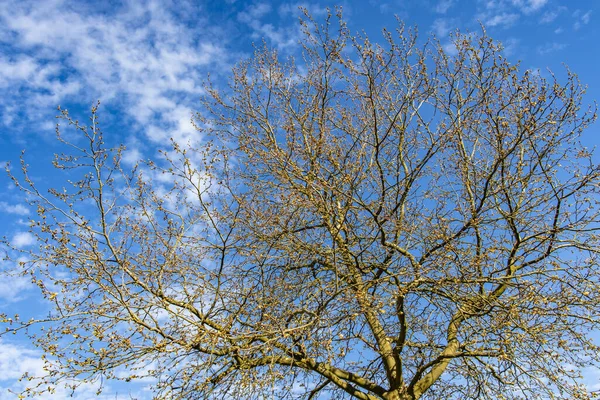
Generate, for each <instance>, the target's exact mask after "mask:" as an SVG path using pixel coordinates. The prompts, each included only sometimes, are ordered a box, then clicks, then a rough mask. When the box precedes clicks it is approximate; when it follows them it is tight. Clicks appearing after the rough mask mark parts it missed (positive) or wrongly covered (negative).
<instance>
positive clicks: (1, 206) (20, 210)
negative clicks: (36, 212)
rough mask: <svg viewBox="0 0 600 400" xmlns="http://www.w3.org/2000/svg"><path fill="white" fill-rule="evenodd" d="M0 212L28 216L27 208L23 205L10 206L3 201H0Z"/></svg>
mask: <svg viewBox="0 0 600 400" xmlns="http://www.w3.org/2000/svg"><path fill="white" fill-rule="evenodd" d="M0 210H2V212H5V213H7V214H17V215H29V208H27V207H26V206H24V205H23V204H15V205H11V204H8V203H6V202H4V201H0Z"/></svg>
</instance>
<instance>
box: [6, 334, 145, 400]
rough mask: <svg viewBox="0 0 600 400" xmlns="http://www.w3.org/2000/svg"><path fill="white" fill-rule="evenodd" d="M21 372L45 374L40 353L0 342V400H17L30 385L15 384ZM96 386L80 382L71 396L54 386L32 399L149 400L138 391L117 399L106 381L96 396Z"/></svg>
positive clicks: (22, 382) (35, 374)
mask: <svg viewBox="0 0 600 400" xmlns="http://www.w3.org/2000/svg"><path fill="white" fill-rule="evenodd" d="M25 373H27V374H28V375H29V376H44V375H46V374H47V372H46V371H45V370H44V361H43V359H42V352H41V351H40V350H38V349H31V348H29V347H25V346H24V345H21V344H19V343H8V342H6V341H0V398H2V399H9V398H10V399H14V398H16V397H17V396H16V395H15V393H20V392H22V391H23V390H25V388H26V387H27V386H28V384H31V382H29V381H28V380H27V379H24V380H23V381H20V382H19V381H18V379H19V378H21V377H22V376H23V374H25ZM100 385H101V383H100V382H93V383H83V384H82V385H81V386H80V387H79V388H78V389H77V391H76V392H75V394H72V392H71V389H69V388H65V387H64V386H58V387H57V388H56V390H55V391H54V392H52V393H49V392H48V393H44V394H42V395H40V396H36V399H38V400H56V399H69V398H77V399H81V400H92V399H93V400H115V399H120V398H122V397H123V398H127V399H130V398H139V399H146V398H150V397H151V394H150V393H146V394H143V392H140V391H137V392H135V393H131V395H132V396H131V397H130V396H129V394H125V393H123V392H126V390H123V391H121V395H122V396H120V395H119V396H118V395H117V393H118V392H117V390H116V388H114V387H111V386H110V385H107V382H104V386H105V387H104V390H103V393H102V394H100V395H98V394H97V392H98V389H99V388H100Z"/></svg>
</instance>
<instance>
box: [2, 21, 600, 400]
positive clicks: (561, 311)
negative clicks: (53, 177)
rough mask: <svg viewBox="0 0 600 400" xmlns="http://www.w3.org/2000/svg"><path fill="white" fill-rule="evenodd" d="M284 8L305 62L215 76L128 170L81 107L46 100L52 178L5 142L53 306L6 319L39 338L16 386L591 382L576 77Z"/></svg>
mask: <svg viewBox="0 0 600 400" xmlns="http://www.w3.org/2000/svg"><path fill="white" fill-rule="evenodd" d="M303 27H304V36H303V39H302V46H303V53H302V54H303V58H302V59H301V60H300V61H295V60H294V59H292V58H288V59H282V57H281V56H280V55H278V53H277V52H276V51H274V50H271V49H268V48H260V49H258V50H257V51H256V53H255V54H254V56H253V57H252V58H251V59H249V60H246V61H243V62H241V63H239V64H238V65H237V66H236V67H235V68H234V70H233V73H232V78H231V82H230V86H229V88H228V89H218V88H216V85H215V87H213V86H211V85H208V87H207V91H208V94H209V95H208V96H207V97H206V98H205V99H204V100H203V103H202V106H201V108H200V111H199V113H198V114H197V115H196V116H195V118H194V124H195V126H196V128H197V129H198V132H199V133H198V134H199V135H201V138H202V140H201V143H200V144H199V145H188V144H186V143H173V146H172V148H171V149H170V150H168V151H166V152H164V156H165V157H164V159H162V160H153V161H147V162H144V163H140V164H139V165H138V166H137V167H136V168H134V169H133V170H129V169H127V168H125V167H124V166H123V165H122V163H121V151H122V150H123V148H122V147H118V148H110V147H107V146H106V145H105V143H104V139H103V136H102V133H101V130H100V126H99V123H98V110H97V107H94V108H93V110H92V117H91V123H90V124H81V123H79V122H77V121H75V120H74V119H73V118H71V117H70V116H69V114H68V112H67V111H62V112H61V116H60V118H61V119H62V121H63V122H66V123H67V124H68V125H69V126H72V127H74V128H75V130H76V131H78V132H79V133H80V134H81V138H76V139H73V140H70V141H67V140H66V139H64V138H63V136H61V135H60V134H59V139H60V140H62V141H63V142H64V143H65V145H66V146H67V147H68V149H69V150H68V151H67V152H66V153H65V154H63V155H59V156H57V158H56V161H55V163H54V166H55V167H56V168H57V169H58V170H59V171H60V172H62V173H64V174H65V177H66V178H68V179H71V180H70V181H69V182H70V183H69V185H68V186H67V187H65V188H56V189H51V190H49V191H48V193H46V192H45V191H42V190H41V189H38V185H36V183H35V182H34V181H33V179H31V178H30V177H29V172H28V169H27V165H26V163H25V162H23V164H22V167H23V174H24V175H23V176H22V177H21V176H18V177H14V181H15V183H16V184H17V185H18V186H19V187H20V188H21V189H22V190H23V191H25V192H26V193H27V195H28V198H29V199H30V202H31V204H33V205H34V206H35V207H36V209H37V217H35V218H33V219H32V221H31V230H32V232H33V233H34V234H35V235H36V237H37V238H38V243H39V246H38V247H36V248H35V249H33V250H31V251H27V253H28V254H27V256H28V261H27V262H25V264H24V265H23V267H24V268H25V271H26V273H28V274H31V276H32V278H33V280H34V281H35V282H36V283H37V284H38V285H39V287H40V289H41V290H42V293H43V294H44V296H45V297H46V298H47V299H48V301H49V302H50V303H52V304H53V312H52V313H51V314H50V315H49V316H48V317H47V318H42V319H39V320H30V321H23V322H19V321H16V320H12V319H10V318H9V316H7V315H4V317H3V318H4V319H5V322H8V321H11V324H10V325H7V327H8V328H7V329H8V332H10V331H26V332H27V333H28V334H29V335H30V336H31V339H32V340H33V341H34V343H35V344H36V345H38V346H39V347H41V348H42V349H43V350H44V352H45V354H46V359H45V361H46V364H47V365H46V368H47V371H48V375H47V376H45V377H39V379H38V380H33V381H32V382H33V383H34V384H33V385H32V386H31V387H30V388H29V389H28V391H27V392H26V393H25V394H29V395H33V394H35V393H37V392H39V391H43V390H47V389H48V385H50V386H52V385H54V384H59V383H60V382H63V381H67V382H70V384H71V383H72V382H75V383H72V384H73V385H74V386H76V385H77V382H83V381H86V380H94V379H100V378H102V379H122V380H127V381H129V380H136V379H140V378H142V377H145V376H149V377H151V378H154V379H155V381H154V382H155V396H156V398H169V399H205V398H215V399H216V398H241V399H243V398H247V399H259V398H268V397H271V396H272V397H273V398H281V399H292V398H298V399H317V398H324V399H325V398H335V399H344V398H348V399H350V398H355V399H362V400H367V399H368V400H374V399H388V400H400V399H402V400H416V399H420V398H421V399H502V398H504V399H520V398H527V399H536V398H568V399H574V398H590V397H592V396H593V393H590V392H589V391H588V390H587V388H586V387H585V386H583V385H581V383H580V381H579V380H578V377H579V376H580V371H581V369H582V368H583V367H589V366H597V365H598V363H599V362H600V349H599V348H598V346H597V344H595V343H594V341H593V337H592V334H593V333H594V332H598V331H599V329H600V321H599V318H598V304H600V282H599V276H600V268H599V265H598V261H599V260H598V249H600V247H599V245H600V243H599V237H598V233H597V231H598V229H599V228H600V226H599V223H598V221H599V220H600V219H599V217H600V216H599V212H600V208H599V206H598V191H599V186H598V185H599V183H600V170H599V167H598V166H597V165H596V164H594V162H593V160H592V154H591V152H590V151H588V150H586V148H585V147H583V146H582V145H581V144H580V142H579V140H580V135H581V133H582V132H583V130H584V129H585V128H586V127H588V125H590V123H592V122H593V120H594V119H595V109H585V108H582V96H583V94H584V87H582V85H581V84H580V83H579V82H578V80H577V78H576V76H575V75H574V74H572V73H571V72H569V71H567V77H566V78H565V79H564V82H562V83H561V81H560V79H557V78H555V77H554V76H552V75H546V76H544V74H539V73H535V72H533V71H529V70H523V69H522V68H520V66H519V65H513V64H511V63H509V62H508V61H507V60H506V58H505V57H504V56H503V54H502V47H501V45H500V44H498V43H495V42H494V41H493V40H491V39H490V38H489V37H487V36H486V34H485V31H484V30H482V32H481V33H480V34H478V35H476V34H456V36H455V37H454V45H455V48H454V49H453V50H452V51H447V50H444V48H442V46H441V45H440V44H439V43H438V42H437V41H436V40H435V39H430V40H428V41H426V42H422V41H419V40H417V37H416V34H415V33H414V32H413V31H412V30H410V29H405V28H404V27H403V26H402V25H399V27H398V29H397V30H395V31H384V41H383V42H382V43H381V44H374V43H372V42H371V41H369V39H368V38H367V37H366V36H364V35H362V36H361V35H359V36H352V35H351V34H350V32H349V30H348V29H347V28H346V26H345V24H344V22H343V20H342V19H341V17H340V18H336V17H335V16H331V15H330V16H329V17H328V18H327V20H326V21H325V22H324V23H320V22H316V21H313V20H312V19H311V18H310V17H309V16H307V17H306V18H305V19H304V21H303ZM57 131H58V129H57ZM123 370H125V371H127V374H123V373H122V371H123ZM71 378H77V379H78V381H71V380H70V379H71ZM36 382H37V384H38V386H36V385H35V383H36Z"/></svg>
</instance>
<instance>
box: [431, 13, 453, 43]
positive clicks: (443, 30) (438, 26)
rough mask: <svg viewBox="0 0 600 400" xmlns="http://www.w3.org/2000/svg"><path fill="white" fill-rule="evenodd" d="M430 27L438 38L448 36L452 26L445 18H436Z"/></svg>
mask: <svg viewBox="0 0 600 400" xmlns="http://www.w3.org/2000/svg"><path fill="white" fill-rule="evenodd" d="M431 29H432V30H433V32H434V33H435V35H436V36H437V37H438V38H439V39H443V38H445V37H446V36H448V33H449V32H450V30H451V29H452V27H451V24H450V22H449V20H447V19H445V18H438V19H436V20H435V21H433V24H432V25H431Z"/></svg>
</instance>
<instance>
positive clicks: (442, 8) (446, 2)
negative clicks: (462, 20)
mask: <svg viewBox="0 0 600 400" xmlns="http://www.w3.org/2000/svg"><path fill="white" fill-rule="evenodd" d="M453 4H454V0H440V1H439V2H438V3H437V4H436V5H435V7H434V11H435V12H436V13H439V14H446V12H448V10H449V9H450V7H452V5H453Z"/></svg>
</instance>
